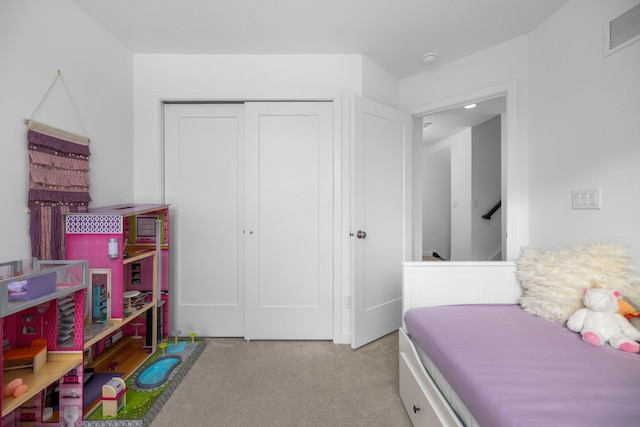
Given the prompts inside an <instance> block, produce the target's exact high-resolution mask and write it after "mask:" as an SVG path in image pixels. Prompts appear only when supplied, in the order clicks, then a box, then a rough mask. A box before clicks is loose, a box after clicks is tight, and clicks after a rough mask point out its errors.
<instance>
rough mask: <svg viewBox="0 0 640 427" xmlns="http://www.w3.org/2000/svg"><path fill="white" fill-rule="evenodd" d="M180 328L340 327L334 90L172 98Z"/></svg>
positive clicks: (285, 331) (169, 184)
mask: <svg viewBox="0 0 640 427" xmlns="http://www.w3.org/2000/svg"><path fill="white" fill-rule="evenodd" d="M164 114H165V142H164V194H165V202H166V203H167V204H170V205H171V209H172V226H171V236H170V239H171V241H172V245H173V246H172V252H173V254H172V265H171V268H170V271H171V280H170V282H171V283H172V286H173V289H172V291H173V293H172V295H175V298H174V297H172V299H171V309H170V313H171V325H172V328H175V329H180V330H182V331H189V332H192V331H193V332H196V333H197V334H198V335H200V336H241V337H245V338H246V339H331V338H332V304H333V294H332V290H333V283H332V257H333V251H332V248H333V228H334V224H333V205H334V202H333V197H334V178H333V174H334V170H333V156H334V152H333V111H332V103H331V102H246V103H230V104H220V103H211V104H208V103H199V104H166V105H165V109H164Z"/></svg>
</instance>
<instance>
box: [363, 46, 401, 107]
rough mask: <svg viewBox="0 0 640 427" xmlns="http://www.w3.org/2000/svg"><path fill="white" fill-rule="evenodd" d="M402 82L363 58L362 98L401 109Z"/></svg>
mask: <svg viewBox="0 0 640 427" xmlns="http://www.w3.org/2000/svg"><path fill="white" fill-rule="evenodd" d="M399 85H400V82H399V81H398V79H396V78H395V77H393V76H392V75H391V74H389V73H388V72H387V71H385V70H384V69H382V68H380V67H379V66H378V65H377V64H376V63H374V62H373V61H371V60H370V59H369V58H367V57H363V58H362V96H363V97H365V98H367V99H369V100H371V101H375V102H378V103H380V104H384V105H386V106H388V107H392V108H400V100H399V91H398V88H399Z"/></svg>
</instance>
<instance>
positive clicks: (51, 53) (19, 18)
mask: <svg viewBox="0 0 640 427" xmlns="http://www.w3.org/2000/svg"><path fill="white" fill-rule="evenodd" d="M0 64H2V66H1V67H0V116H2V120H0V135H2V139H3V141H2V143H0V158H1V159H2V166H1V167H0V182H2V200H3V203H2V209H1V210H0V236H2V241H3V243H2V244H0V260H5V261H6V260H10V259H18V258H28V257H30V256H31V244H30V239H29V215H28V214H27V193H28V157H27V142H26V129H25V126H24V124H23V119H27V118H33V119H35V120H38V121H41V122H44V123H47V124H49V125H52V126H55V127H58V128H62V129H64V130H67V131H70V132H74V133H77V134H83V127H84V129H85V131H86V135H87V136H88V137H89V138H90V139H91V145H90V147H91V151H92V157H91V160H90V166H91V180H92V187H91V196H92V198H93V203H92V206H97V205H105V204H112V203H118V202H122V201H128V200H131V199H132V197H133V189H132V187H131V186H130V183H131V180H132V177H133V175H132V165H133V162H132V160H131V154H132V136H133V98H132V96H133V76H132V66H133V57H132V55H131V54H130V53H129V52H128V51H127V50H126V49H125V48H124V47H123V46H122V45H121V44H120V43H119V42H118V41H117V40H116V39H114V38H113V37H112V36H110V35H109V34H107V33H106V32H105V31H104V30H103V29H102V27H100V26H98V25H97V24H96V23H95V22H94V21H93V20H91V19H89V18H88V17H87V16H86V15H85V14H84V12H82V11H81V10H80V9H79V8H78V7H77V6H76V5H75V4H74V3H73V2H71V1H68V0H29V1H20V0H2V1H1V2H0ZM58 69H60V70H61V73H62V78H63V79H64V83H66V86H67V88H68V90H69V92H70V96H71V99H70V98H69V95H67V92H66V91H65V88H64V85H63V83H62V81H61V80H58V82H57V83H56V84H55V86H54V87H53V89H52V90H51V92H50V95H49V96H48V97H47V98H46V100H45V102H43V104H42V106H41V107H40V109H38V111H37V112H36V114H35V116H34V117H31V115H32V113H33V111H34V109H35V108H36V106H37V105H38V103H39V102H40V101H41V100H42V99H43V97H44V95H45V93H46V92H47V89H48V88H49V86H50V85H51V83H52V82H53V80H54V79H55V77H56V75H57V70H58ZM74 106H75V108H76V109H77V111H78V113H77V114H78V115H76V113H75V112H74Z"/></svg>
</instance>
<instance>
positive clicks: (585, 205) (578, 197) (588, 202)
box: [571, 188, 602, 209]
mask: <svg viewBox="0 0 640 427" xmlns="http://www.w3.org/2000/svg"><path fill="white" fill-rule="evenodd" d="M571 201H572V208H573V209H601V208H602V190H601V189H600V188H590V189H586V190H573V191H572V192H571Z"/></svg>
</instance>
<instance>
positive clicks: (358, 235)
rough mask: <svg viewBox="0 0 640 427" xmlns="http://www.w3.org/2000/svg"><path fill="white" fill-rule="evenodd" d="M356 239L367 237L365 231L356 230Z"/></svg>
mask: <svg viewBox="0 0 640 427" xmlns="http://www.w3.org/2000/svg"><path fill="white" fill-rule="evenodd" d="M356 237H357V238H358V239H364V238H365V237H367V232H366V231H362V230H358V232H357V233H356Z"/></svg>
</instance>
